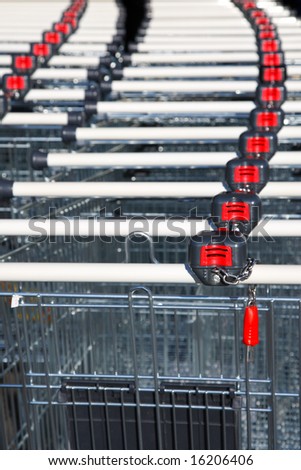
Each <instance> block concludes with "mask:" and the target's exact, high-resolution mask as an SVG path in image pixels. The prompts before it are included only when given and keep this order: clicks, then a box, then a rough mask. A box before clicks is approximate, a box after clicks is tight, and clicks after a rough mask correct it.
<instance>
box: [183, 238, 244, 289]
mask: <svg viewBox="0 0 301 470" xmlns="http://www.w3.org/2000/svg"><path fill="white" fill-rule="evenodd" d="M246 260H247V239H246V237H245V236H244V235H243V234H242V233H240V232H238V231H235V232H234V231H233V232H232V231H228V230H215V231H204V232H200V233H199V234H198V235H196V236H195V237H193V238H192V239H191V241H190V245H189V254H188V265H189V268H190V270H191V271H192V273H193V274H194V278H195V279H196V280H197V281H201V282H202V283H203V284H205V285H208V286H222V285H224V283H223V281H222V279H221V278H220V277H219V276H218V275H217V274H216V269H225V268H226V269H227V273H229V274H232V275H239V274H240V273H241V271H242V269H243V267H244V266H245V264H246Z"/></svg>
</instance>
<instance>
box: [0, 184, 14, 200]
mask: <svg viewBox="0 0 301 470" xmlns="http://www.w3.org/2000/svg"><path fill="white" fill-rule="evenodd" d="M13 185H14V182H13V181H10V180H3V179H0V199H11V198H12V197H13V196H14V195H13Z"/></svg>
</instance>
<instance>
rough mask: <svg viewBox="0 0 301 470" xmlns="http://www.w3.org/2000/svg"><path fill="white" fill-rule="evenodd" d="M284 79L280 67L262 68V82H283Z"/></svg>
mask: <svg viewBox="0 0 301 470" xmlns="http://www.w3.org/2000/svg"><path fill="white" fill-rule="evenodd" d="M284 79H285V76H284V71H283V69H281V68H275V67H268V68H266V69H264V70H263V81H264V82H283V81H284Z"/></svg>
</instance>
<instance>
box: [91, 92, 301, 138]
mask: <svg viewBox="0 0 301 470" xmlns="http://www.w3.org/2000/svg"><path fill="white" fill-rule="evenodd" d="M254 107H255V104H254V103H253V101H233V102H231V101H191V102H189V101H182V102H176V101H175V102H172V101H167V102H157V101H156V102H153V101H152V102H147V101H145V102H143V101H136V102H134V101H132V102H130V103H127V102H99V103H98V104H97V112H98V114H100V115H101V114H104V113H105V112H107V113H109V112H112V113H113V112H115V113H117V112H119V113H122V112H124V113H129V114H130V113H132V114H177V113H178V114H229V115H231V116H232V115H234V114H240V113H241V114H247V113H250V112H251V111H252V109H254ZM282 109H283V110H284V112H285V113H286V114H294V113H298V114H300V113H301V101H297V100H296V101H286V102H285V103H284V104H283V106H282ZM84 132H86V131H84ZM94 132H95V131H94V130H93V131H92V133H93V134H92V135H94ZM159 132H164V131H159ZM181 132H184V133H185V132H186V131H181V130H180V133H181ZM82 135H83V134H82ZM166 135H167V134H166ZM168 135H169V137H168V138H169V139H170V138H172V137H173V136H171V137H170V133H169V134H168ZM174 136H176V133H174ZM193 136H194V137H193V138H194V139H195V136H196V134H195V133H194V134H193ZM112 137H114V136H112ZM122 140H124V139H122Z"/></svg>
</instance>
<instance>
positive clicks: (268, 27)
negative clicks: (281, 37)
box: [257, 23, 276, 31]
mask: <svg viewBox="0 0 301 470" xmlns="http://www.w3.org/2000/svg"><path fill="white" fill-rule="evenodd" d="M257 26H258V29H259V31H275V29H276V27H275V26H274V25H273V24H272V23H268V24H259V25H257Z"/></svg>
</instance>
